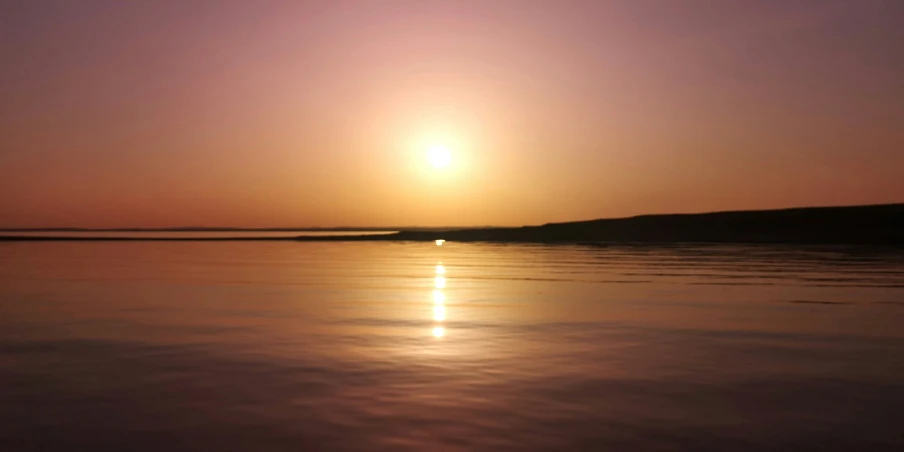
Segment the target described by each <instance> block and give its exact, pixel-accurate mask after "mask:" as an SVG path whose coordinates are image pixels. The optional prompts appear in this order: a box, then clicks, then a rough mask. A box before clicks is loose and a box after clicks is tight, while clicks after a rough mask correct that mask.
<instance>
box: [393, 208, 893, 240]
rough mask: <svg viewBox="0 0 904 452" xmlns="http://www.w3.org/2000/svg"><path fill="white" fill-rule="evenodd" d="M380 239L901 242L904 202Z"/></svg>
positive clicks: (424, 233) (415, 233) (647, 217)
mask: <svg viewBox="0 0 904 452" xmlns="http://www.w3.org/2000/svg"><path fill="white" fill-rule="evenodd" d="M381 239H383V240H434V239H445V240H450V241H465V242H467V241H497V242H659V243H663V242H714V243H801V244H809V243H812V244H883V245H885V244H897V245H901V244H904V204H885V205H871V206H851V207H806V208H794V209H780V210H753V211H734V212H712V213H700V214H670V215H642V216H636V217H630V218H616V219H600V220H590V221H575V222H569V223H549V224H544V225H542V226H525V227H520V228H496V229H474V230H467V231H464V230H455V231H445V232H435V231H429V232H428V231H402V232H399V233H398V234H391V235H389V236H386V237H381Z"/></svg>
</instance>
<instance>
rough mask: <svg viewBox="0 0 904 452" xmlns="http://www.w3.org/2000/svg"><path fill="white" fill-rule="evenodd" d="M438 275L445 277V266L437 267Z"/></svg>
mask: <svg viewBox="0 0 904 452" xmlns="http://www.w3.org/2000/svg"><path fill="white" fill-rule="evenodd" d="M436 274H437V275H445V274H446V267H443V264H439V265H437V266H436Z"/></svg>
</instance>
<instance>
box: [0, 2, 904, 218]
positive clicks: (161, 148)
mask: <svg viewBox="0 0 904 452" xmlns="http://www.w3.org/2000/svg"><path fill="white" fill-rule="evenodd" d="M901 17H904V2H897V1H881V0H875V1H872V0H863V1H847V0H837V1H832V0H824V1H802V0H801V1H788V2H762V1H754V0H750V1H746V0H743V1H742V0H737V1H735V0H726V1H724V2H704V1H690V0H684V1H678V0H676V1H674V2H661V1H648V0H639V1H632V2H628V1H583V2H581V1H555V2H553V1H515V0H499V1H459V2H451V1H381V2H370V1H363V0H362V1H329V2H328V1H323V2H300V1H282V2H280V1H273V2H261V3H256V2H245V1H225V0H224V1H192V2H177V1H161V2H113V1H91V0H87V1H80V2H71V1H62V0H61V1H28V2H4V3H2V4H0V30H2V31H0V34H2V36H0V38H2V39H0V58H2V60H3V61H4V64H2V65H0V94H2V97H0V98H2V99H4V101H3V102H2V103H0V136H2V149H0V227H45V226H47V227H50V226H77V227H167V226H248V227H268V226H273V227H286V226H391V225H423V226H435V225H489V224H494V225H517V224H536V223H544V222H549V221H565V220H577V219H589V218H598V217H612V216H625V215H633V214H641V213H665V212H695V211H709V210H725V209H748V208H771V207H786V206H802V205H837V204H861V203H884V202H902V201H904V177H902V176H901V173H902V172H904V170H902V169H904V127H902V119H904V102H902V99H904V83H902V82H901V80H904V54H902V52H901V51H900V48H899V43H900V42H904V24H901V23H896V21H897V22H900V18H901ZM434 144H439V145H443V146H446V147H448V148H449V149H450V150H451V152H452V156H453V159H452V164H451V166H450V167H448V168H445V169H442V170H438V169H435V168H432V167H430V166H429V165H428V163H427V161H426V158H425V155H424V153H425V152H426V149H427V148H428V147H429V146H430V145H434Z"/></svg>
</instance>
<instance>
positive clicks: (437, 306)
mask: <svg viewBox="0 0 904 452" xmlns="http://www.w3.org/2000/svg"><path fill="white" fill-rule="evenodd" d="M437 245H440V243H439V242H438V241H437ZM435 271H436V274H437V275H438V276H436V277H435V279H434V282H435V287H436V289H435V290H434V291H433V320H434V321H435V322H444V321H445V320H446V306H445V302H446V295H445V294H444V293H443V291H442V290H441V289H445V288H446V277H445V276H439V275H445V274H446V267H443V264H442V262H440V263H438V264H436V267H435ZM445 335H446V328H445V327H444V326H443V325H441V324H440V325H434V326H433V337H434V338H437V339H439V338H441V337H443V336H445Z"/></svg>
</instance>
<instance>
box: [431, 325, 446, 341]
mask: <svg viewBox="0 0 904 452" xmlns="http://www.w3.org/2000/svg"><path fill="white" fill-rule="evenodd" d="M445 335H446V329H445V328H443V327H441V326H435V327H433V337H436V338H440V337H443V336H445Z"/></svg>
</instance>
